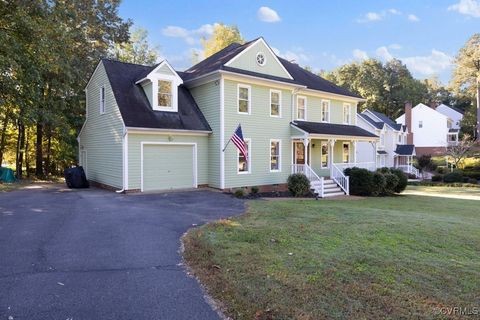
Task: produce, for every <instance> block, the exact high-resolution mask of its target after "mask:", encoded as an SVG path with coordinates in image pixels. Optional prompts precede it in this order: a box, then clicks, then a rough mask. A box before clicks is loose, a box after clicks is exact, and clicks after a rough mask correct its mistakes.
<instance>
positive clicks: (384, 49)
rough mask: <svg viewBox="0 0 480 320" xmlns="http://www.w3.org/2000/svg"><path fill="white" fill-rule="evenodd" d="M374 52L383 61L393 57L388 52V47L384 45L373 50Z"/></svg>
mask: <svg viewBox="0 0 480 320" xmlns="http://www.w3.org/2000/svg"><path fill="white" fill-rule="evenodd" d="M375 54H376V55H377V56H379V57H380V58H382V59H383V60H385V61H389V60H392V59H393V56H392V54H391V53H390V51H388V48H387V47H385V46H383V47H380V48H378V49H377V50H375Z"/></svg>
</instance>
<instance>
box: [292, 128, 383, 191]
mask: <svg viewBox="0 0 480 320" xmlns="http://www.w3.org/2000/svg"><path fill="white" fill-rule="evenodd" d="M378 140H379V138H378V137H377V136H376V135H373V134H371V133H370V132H368V131H366V130H363V129H361V128H359V127H356V126H350V125H335V124H330V123H311V122H310V123H305V122H301V123H292V141H291V143H292V151H293V152H292V173H303V174H305V175H306V176H307V178H308V179H309V180H310V182H311V186H312V189H313V190H314V191H315V193H317V195H318V196H319V197H326V196H334V195H340V194H346V195H348V194H349V177H347V176H345V174H344V173H343V172H344V170H345V169H346V168H351V167H360V168H365V169H368V170H371V171H374V170H376V169H377V164H376V162H357V159H356V148H357V143H358V142H359V141H367V142H370V143H371V144H372V155H373V159H376V152H377V151H376V149H377V148H376V144H377V142H378Z"/></svg>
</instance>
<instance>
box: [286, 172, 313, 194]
mask: <svg viewBox="0 0 480 320" xmlns="http://www.w3.org/2000/svg"><path fill="white" fill-rule="evenodd" d="M287 184H288V191H290V193H291V194H292V195H293V196H294V197H303V196H306V195H309V194H310V192H311V191H310V181H309V180H308V178H307V177H306V176H305V175H304V174H302V173H294V174H291V175H290V176H289V177H288V180H287Z"/></svg>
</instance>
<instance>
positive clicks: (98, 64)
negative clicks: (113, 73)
mask: <svg viewBox="0 0 480 320" xmlns="http://www.w3.org/2000/svg"><path fill="white" fill-rule="evenodd" d="M102 63H103V62H102V60H100V61H99V62H98V63H97V66H96V67H95V70H93V73H92V74H91V75H90V79H88V82H87V85H86V86H85V88H84V90H87V88H88V86H89V85H90V82H92V79H93V76H94V75H95V73H97V70H98V68H99V67H100V65H101V64H102ZM105 73H106V72H105Z"/></svg>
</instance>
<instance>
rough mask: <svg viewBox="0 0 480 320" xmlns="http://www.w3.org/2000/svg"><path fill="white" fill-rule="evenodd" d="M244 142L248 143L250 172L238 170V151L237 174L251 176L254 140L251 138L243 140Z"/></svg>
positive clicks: (238, 155)
mask: <svg viewBox="0 0 480 320" xmlns="http://www.w3.org/2000/svg"><path fill="white" fill-rule="evenodd" d="M243 141H245V142H247V143H248V144H247V156H248V162H247V167H248V171H239V168H238V158H240V150H238V149H237V160H236V164H237V174H250V173H252V139H250V138H243Z"/></svg>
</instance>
